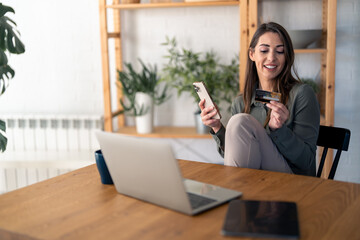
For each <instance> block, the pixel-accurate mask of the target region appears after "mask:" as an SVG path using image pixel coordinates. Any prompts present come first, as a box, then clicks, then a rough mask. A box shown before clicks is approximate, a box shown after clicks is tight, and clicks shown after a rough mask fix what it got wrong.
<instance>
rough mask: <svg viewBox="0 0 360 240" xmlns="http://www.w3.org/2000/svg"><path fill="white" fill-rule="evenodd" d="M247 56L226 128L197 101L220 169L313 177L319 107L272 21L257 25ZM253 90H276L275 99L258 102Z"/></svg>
mask: <svg viewBox="0 0 360 240" xmlns="http://www.w3.org/2000/svg"><path fill="white" fill-rule="evenodd" d="M248 55H249V56H248V62H247V70H246V80H245V88H244V92H243V93H242V94H241V95H240V96H238V97H237V98H236V99H235V100H234V101H233V103H232V107H231V108H232V115H233V116H232V117H231V118H230V120H229V122H228V124H227V129H226V130H225V127H224V126H223V125H222V124H221V122H220V120H217V119H212V117H213V116H214V115H215V114H216V110H215V109H214V108H211V107H209V108H204V103H205V100H202V101H200V103H199V106H200V108H201V110H202V112H201V117H202V121H203V123H204V124H205V125H207V126H209V127H211V129H212V130H211V131H210V132H211V134H212V135H213V138H214V139H215V141H216V142H217V144H218V151H219V152H220V154H221V155H222V156H224V163H225V165H229V166H237V167H246V168H253V169H264V170H270V171H277V172H284V173H295V174H303V175H310V176H315V156H316V140H317V137H318V131H319V124H320V110H319V104H318V102H317V99H316V96H315V94H314V92H313V90H312V88H311V87H310V86H308V85H307V84H302V83H301V82H300V81H299V80H298V78H295V77H294V76H293V75H292V71H291V70H292V66H293V63H294V49H293V46H292V42H291V39H290V37H289V35H288V33H287V32H286V30H285V29H284V28H283V27H282V26H280V25H279V24H277V23H273V22H270V23H265V24H262V25H261V26H260V27H259V28H258V30H257V31H256V32H255V34H254V36H253V38H252V40H251V42H250V47H249V54H248ZM255 89H261V90H265V91H271V92H279V93H281V98H280V101H279V102H276V101H270V103H266V104H264V103H261V102H257V101H255ZM225 143H226V145H225Z"/></svg>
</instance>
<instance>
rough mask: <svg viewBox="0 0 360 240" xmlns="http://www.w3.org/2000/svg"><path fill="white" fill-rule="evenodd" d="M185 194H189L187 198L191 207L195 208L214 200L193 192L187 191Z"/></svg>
mask: <svg viewBox="0 0 360 240" xmlns="http://www.w3.org/2000/svg"><path fill="white" fill-rule="evenodd" d="M187 194H188V196H189V200H190V204H191V207H192V209H196V208H198V207H201V206H204V205H207V204H209V203H212V202H216V200H214V199H211V198H207V197H203V196H200V195H197V194H193V193H190V192H188V193H187Z"/></svg>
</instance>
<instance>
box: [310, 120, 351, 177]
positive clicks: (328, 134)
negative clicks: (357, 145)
mask: <svg viewBox="0 0 360 240" xmlns="http://www.w3.org/2000/svg"><path fill="white" fill-rule="evenodd" d="M349 142H350V130H349V129H346V128H337V127H328V126H322V125H321V126H320V129H319V137H318V140H317V143H316V145H318V146H321V147H323V148H324V150H323V153H322V156H321V160H320V164H319V168H318V171H317V174H316V176H317V177H320V176H321V172H322V169H323V167H324V162H325V158H326V154H327V151H328V149H329V148H332V149H337V152H336V155H335V158H334V161H333V164H332V166H331V170H330V174H329V177H328V179H334V176H335V172H336V168H337V165H338V163H339V159H340V155H341V151H342V150H344V151H347V150H348V147H349Z"/></svg>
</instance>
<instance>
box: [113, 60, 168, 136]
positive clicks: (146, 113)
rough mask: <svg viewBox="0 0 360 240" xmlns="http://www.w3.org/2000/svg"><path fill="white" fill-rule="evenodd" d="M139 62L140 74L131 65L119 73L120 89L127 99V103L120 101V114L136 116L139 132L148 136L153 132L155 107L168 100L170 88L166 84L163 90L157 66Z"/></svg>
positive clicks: (127, 64)
mask: <svg viewBox="0 0 360 240" xmlns="http://www.w3.org/2000/svg"><path fill="white" fill-rule="evenodd" d="M139 62H140V63H141V67H142V70H141V71H140V72H136V71H135V70H134V68H133V66H132V65H131V63H126V64H125V69H126V70H125V71H118V83H119V84H118V87H119V88H120V89H121V90H122V93H123V96H124V97H126V99H127V102H126V101H124V100H123V99H120V103H121V105H122V107H123V110H122V111H120V114H121V113H127V114H128V115H130V116H134V117H135V122H136V130H137V132H138V133H140V134H146V133H151V132H152V131H153V106H154V104H156V105H160V104H162V103H163V102H165V101H166V100H167V99H168V96H167V88H168V87H167V84H165V85H164V86H163V87H162V89H161V86H160V77H159V76H158V75H157V67H156V65H155V66H154V67H152V66H146V65H145V64H144V63H143V62H142V61H141V60H139Z"/></svg>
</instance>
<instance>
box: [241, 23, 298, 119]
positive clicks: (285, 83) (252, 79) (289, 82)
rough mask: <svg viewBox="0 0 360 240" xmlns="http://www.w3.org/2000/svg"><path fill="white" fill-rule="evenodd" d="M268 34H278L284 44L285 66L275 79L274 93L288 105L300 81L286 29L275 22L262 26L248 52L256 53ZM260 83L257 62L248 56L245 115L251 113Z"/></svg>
mask: <svg viewBox="0 0 360 240" xmlns="http://www.w3.org/2000/svg"><path fill="white" fill-rule="evenodd" d="M267 32H273V33H277V34H278V35H279V37H280V39H281V41H282V42H283V44H284V55H285V65H284V67H283V69H282V71H281V72H280V73H279V75H278V76H277V77H276V79H275V81H276V82H275V85H274V86H275V89H273V91H275V92H279V93H281V99H280V101H281V103H283V104H286V103H287V101H288V98H289V93H290V90H291V88H292V87H293V86H294V85H295V84H296V83H298V82H300V80H299V77H298V75H297V73H296V70H295V69H293V64H294V59H295V53H294V48H293V45H292V41H291V39H290V36H289V34H288V33H287V31H286V30H285V28H283V27H282V26H281V25H280V24H277V23H274V22H269V23H263V24H261V25H260V27H259V28H258V29H257V30H256V32H255V34H254V36H253V38H252V39H251V42H250V46H249V49H248V51H249V52H250V51H255V46H256V45H257V43H258V41H259V38H260V37H261V36H262V35H263V34H264V33H267ZM291 70H293V72H294V74H295V76H296V78H295V77H294V76H293V75H292V71H291ZM258 83H259V76H258V74H257V70H256V65H255V62H253V61H252V60H251V59H250V57H249V54H248V60H247V66H246V74H245V88H244V92H243V96H244V104H245V108H244V112H245V113H250V104H251V97H252V94H253V92H254V90H255V87H256V85H257V84H258Z"/></svg>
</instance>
